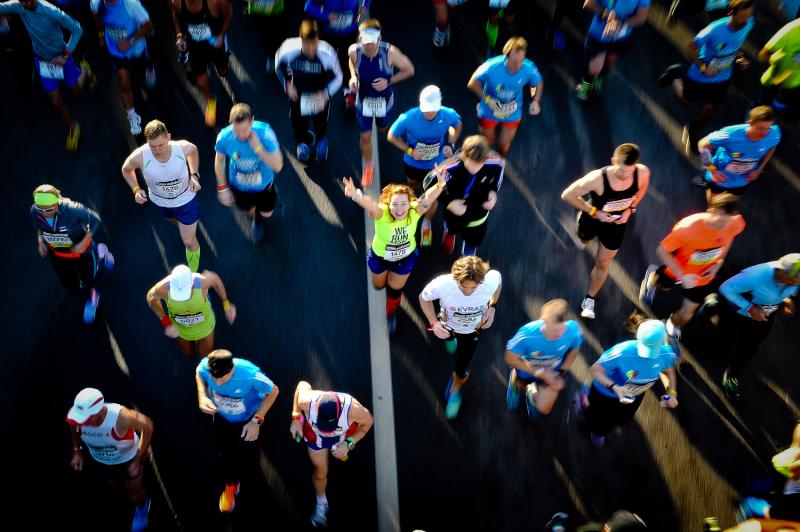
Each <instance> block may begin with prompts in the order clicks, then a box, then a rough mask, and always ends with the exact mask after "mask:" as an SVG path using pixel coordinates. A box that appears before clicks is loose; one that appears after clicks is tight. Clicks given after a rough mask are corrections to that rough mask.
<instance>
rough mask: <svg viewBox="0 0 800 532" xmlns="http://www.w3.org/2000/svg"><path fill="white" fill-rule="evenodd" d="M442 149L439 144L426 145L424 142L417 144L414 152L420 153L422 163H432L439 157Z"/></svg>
mask: <svg viewBox="0 0 800 532" xmlns="http://www.w3.org/2000/svg"><path fill="white" fill-rule="evenodd" d="M440 149H441V147H440V146H439V143H438V142H436V143H434V144H425V143H424V142H417V143H416V145H414V151H417V152H419V153H420V160H422V161H430V160H432V159H435V158H437V157H438V156H439V151H440Z"/></svg>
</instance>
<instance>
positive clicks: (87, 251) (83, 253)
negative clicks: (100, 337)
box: [30, 185, 114, 324]
mask: <svg viewBox="0 0 800 532" xmlns="http://www.w3.org/2000/svg"><path fill="white" fill-rule="evenodd" d="M30 213H31V216H32V217H33V223H34V226H35V227H36V238H37V239H38V250H39V255H40V256H41V257H43V258H44V257H49V258H50V263H51V264H52V265H53V269H54V270H55V271H56V275H58V278H59V279H61V283H62V284H63V285H64V286H65V287H66V288H67V290H69V291H70V292H72V293H73V294H75V295H77V296H78V297H80V298H81V299H83V298H86V304H85V305H84V307H83V321H84V323H86V324H89V323H92V322H93V321H94V317H95V314H96V313H97V307H98V306H99V305H100V292H99V291H98V290H97V288H96V284H97V281H98V277H99V275H100V271H101V270H105V271H107V272H111V270H113V269H114V256H113V255H112V254H111V252H110V251H108V246H106V245H105V244H98V243H96V242H95V241H94V235H95V233H97V229H98V228H99V227H100V217H99V216H98V215H97V213H96V212H94V211H93V210H91V209H88V208H86V207H85V206H84V205H83V204H81V203H78V202H77V201H73V200H71V199H69V198H66V197H63V196H62V195H61V191H60V190H58V189H57V188H56V187H54V186H53V185H39V186H38V187H36V188H35V189H34V190H33V205H31V209H30Z"/></svg>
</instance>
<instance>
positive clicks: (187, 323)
mask: <svg viewBox="0 0 800 532" xmlns="http://www.w3.org/2000/svg"><path fill="white" fill-rule="evenodd" d="M172 319H174V320H175V322H176V323H180V324H181V325H183V326H184V327H192V326H194V325H197V324H198V323H203V322H204V321H206V317H205V316H203V313H202V312H197V313H196V314H175V316H173V318H172Z"/></svg>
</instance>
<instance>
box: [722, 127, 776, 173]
mask: <svg viewBox="0 0 800 532" xmlns="http://www.w3.org/2000/svg"><path fill="white" fill-rule="evenodd" d="M747 128H748V125H747V124H739V125H736V126H728V127H723V128H722V129H720V130H718V131H715V132H714V133H712V134H711V135H709V136H708V141H709V143H710V144H711V146H712V147H713V148H714V149H718V148H725V151H726V152H727V154H728V156H729V157H730V162H728V163H727V164H726V165H725V166H724V167H722V166H720V165H717V170H718V171H720V172H722V173H723V174H725V177H726V179H725V181H723V182H722V183H716V185H717V186H719V187H722V188H736V187H743V186H745V185H747V184H748V183H750V181H748V180H747V174H748V173H749V172H751V171H752V170H755V169H756V168H758V165H759V164H760V162H761V159H763V158H764V156H765V155H766V154H767V152H768V151H769V150H771V149H772V148H774V147H775V146H777V145H778V143H779V142H780V141H781V130H780V128H778V126H777V125H775V124H773V125H772V127H771V128H769V133H767V134H766V135H765V136H764V138H763V139H761V140H756V141H752V140H750V139H748V138H747V133H746V131H747ZM706 181H708V182H709V183H711V182H713V181H712V180H711V172H710V171H706Z"/></svg>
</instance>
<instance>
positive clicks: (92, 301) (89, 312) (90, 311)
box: [83, 288, 100, 325]
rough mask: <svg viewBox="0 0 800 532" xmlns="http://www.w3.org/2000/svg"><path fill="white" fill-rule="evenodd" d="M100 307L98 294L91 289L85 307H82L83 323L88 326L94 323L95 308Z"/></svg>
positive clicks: (95, 290)
mask: <svg viewBox="0 0 800 532" xmlns="http://www.w3.org/2000/svg"><path fill="white" fill-rule="evenodd" d="M99 306H100V293H99V292H98V291H97V289H95V288H92V290H91V291H90V292H89V299H87V300H86V305H84V307H83V323H85V324H86V325H89V324H90V323H92V322H93V321H94V317H95V316H96V315H97V307H99Z"/></svg>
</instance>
